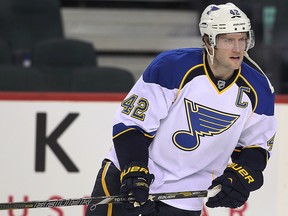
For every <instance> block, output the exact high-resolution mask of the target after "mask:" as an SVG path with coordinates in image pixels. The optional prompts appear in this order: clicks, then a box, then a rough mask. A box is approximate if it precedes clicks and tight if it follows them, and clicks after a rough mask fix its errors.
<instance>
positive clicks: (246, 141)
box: [238, 75, 277, 157]
mask: <svg viewBox="0 0 288 216" xmlns="http://www.w3.org/2000/svg"><path fill="white" fill-rule="evenodd" d="M258 77H259V75H258ZM251 80H252V79H251ZM255 80H256V81H257V79H256V78H255V77H254V78H253V81H251V85H252V86H253V87H254V89H255V92H256V97H255V98H256V102H255V107H254V110H253V112H252V114H251V116H250V118H249V119H248V120H247V122H246V123H245V126H244V128H243V131H242V133H241V136H240V139H239V143H238V147H242V148H243V147H244V148H247V147H260V148H263V149H265V150H266V151H267V152H268V157H269V156H270V154H271V152H272V147H273V143H274V137H275V134H276V129H277V124H276V118H275V116H274V107H275V95H274V93H272V92H271V90H270V88H269V87H268V84H267V80H266V79H265V78H263V76H260V80H261V82H260V84H261V85H260V84H259V81H258V82H256V81H255ZM258 80H259V78H258ZM253 82H254V83H253Z"/></svg>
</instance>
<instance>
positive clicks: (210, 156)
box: [107, 48, 276, 210]
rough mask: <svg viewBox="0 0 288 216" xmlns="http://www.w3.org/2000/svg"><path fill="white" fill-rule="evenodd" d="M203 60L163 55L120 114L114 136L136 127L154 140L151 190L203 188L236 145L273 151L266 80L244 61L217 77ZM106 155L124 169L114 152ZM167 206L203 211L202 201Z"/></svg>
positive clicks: (186, 52) (187, 53)
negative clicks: (230, 73)
mask: <svg viewBox="0 0 288 216" xmlns="http://www.w3.org/2000/svg"><path fill="white" fill-rule="evenodd" d="M205 59H206V56H205V52H204V50H203V49H198V48H187V49H178V50H170V51H166V52H163V53H161V54H160V55H159V56H157V57H156V58H155V59H154V60H153V61H152V63H151V64H150V65H149V66H148V67H147V69H146V70H145V72H144V73H143V75H142V76H141V78H140V79H139V80H138V81H137V83H136V84H135V86H134V87H133V88H132V89H131V91H130V92H129V94H128V95H127V97H126V98H125V99H124V101H123V102H122V104H121V106H119V109H118V111H117V112H116V113H115V121H114V128H113V136H114V137H115V136H119V135H121V134H124V133H125V132H127V131H129V130H139V131H140V132H141V133H143V134H144V135H145V136H147V137H151V138H153V140H152V142H151V144H150V147H149V163H148V167H149V171H150V173H153V174H154V175H155V181H154V182H153V183H152V185H151V186H150V192H151V193H160V192H179V191H190V190H191V191H193V190H205V189H207V188H208V187H209V186H210V184H211V181H212V180H213V179H214V178H216V177H217V176H219V175H221V174H222V173H223V171H224V169H225V168H226V166H227V163H228V162H229V159H230V156H231V154H232V152H233V150H234V149H235V148H236V147H249V146H258V147H261V148H263V149H266V150H267V151H269V152H270V151H271V149H272V145H273V139H274V135H275V132H276V121H275V117H274V94H273V93H272V92H271V89H270V88H269V85H268V81H267V79H266V78H265V77H264V76H263V74H261V73H260V72H258V71H257V70H255V69H253V68H252V67H250V66H249V65H247V64H246V63H244V62H243V63H242V65H241V68H240V69H239V70H237V71H235V72H234V75H233V77H232V78H231V79H229V80H228V81H224V80H218V79H217V78H215V77H214V76H213V74H212V72H211V70H210V68H209V66H208V64H207V60H205ZM137 145H138V144H137V143H135V148H137ZM107 158H108V159H110V160H111V161H113V162H114V163H115V165H116V166H117V167H118V168H119V163H118V160H117V157H116V153H115V148H114V147H113V148H112V149H111V151H110V152H109V154H108V155H107ZM164 202H165V203H167V204H169V205H173V206H175V207H178V208H181V209H186V210H201V209H202V208H203V199H201V198H196V199H195V198H191V199H176V200H166V201H164Z"/></svg>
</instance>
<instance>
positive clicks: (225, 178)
mask: <svg viewBox="0 0 288 216" xmlns="http://www.w3.org/2000/svg"><path fill="white" fill-rule="evenodd" d="M219 184H220V185H222V188H221V191H220V192H219V193H218V194H216V195H215V196H214V197H211V198H209V199H208V202H207V203H206V206H208V207H210V208H215V207H228V208H237V207H240V206H242V205H243V204H244V203H245V202H246V201H247V199H248V197H249V195H250V192H251V191H254V190H257V189H259V188H260V187H261V186H262V185H263V175H262V172H261V171H255V170H252V169H251V168H249V167H248V166H245V165H240V164H237V163H232V164H230V165H229V166H228V167H227V168H226V169H225V171H224V174H223V175H221V176H219V177H218V178H216V179H214V180H213V181H212V185H211V186H210V187H209V189H211V188H213V187H215V186H217V185H219Z"/></svg>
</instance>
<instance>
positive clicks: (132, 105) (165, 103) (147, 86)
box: [113, 58, 180, 167]
mask: <svg viewBox="0 0 288 216" xmlns="http://www.w3.org/2000/svg"><path fill="white" fill-rule="evenodd" d="M174 76H175V74H173V73H172V72H171V70H169V64H168V63H167V61H166V60H165V59H163V58H159V59H158V58H156V59H155V60H154V61H153V62H152V63H151V64H150V65H149V66H148V68H147V69H146V71H145V72H144V74H143V75H142V76H141V77H140V79H139V80H138V81H137V82H136V84H135V85H134V87H133V88H132V89H131V91H130V92H129V93H128V95H127V96H126V97H125V99H124V100H123V101H122V103H121V105H120V106H119V108H118V109H117V111H116V113H115V116H114V126H113V142H114V147H115V150H116V155H117V158H118V161H119V164H120V167H124V166H125V165H127V164H129V163H130V162H132V161H135V160H137V161H139V162H142V163H144V164H147V163H148V147H149V144H150V143H151V141H152V139H153V138H154V136H155V134H156V132H157V129H158V127H159V125H160V122H161V120H163V119H164V118H165V117H166V116H167V115H168V112H169V108H170V107H171V105H172V104H173V101H174V100H175V97H176V94H177V85H179V83H177V79H175V78H174ZM179 80H180V79H179Z"/></svg>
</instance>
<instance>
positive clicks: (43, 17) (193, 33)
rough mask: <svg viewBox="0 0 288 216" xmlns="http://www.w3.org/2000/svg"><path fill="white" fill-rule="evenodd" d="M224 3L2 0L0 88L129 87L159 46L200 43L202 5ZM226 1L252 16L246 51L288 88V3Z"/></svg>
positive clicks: (276, 82) (106, 89)
mask: <svg viewBox="0 0 288 216" xmlns="http://www.w3.org/2000/svg"><path fill="white" fill-rule="evenodd" d="M226 2H227V1H219V0H214V1H210V0H114V1H110V0H41V1H39V0H25V1H21V0H1V2H0V91H50V92H51V91H56V92H127V91H129V89H130V88H131V87H132V85H133V84H134V82H135V81H136V80H137V79H138V78H139V77H140V75H141V74H142V72H143V71H144V70H145V68H146V67H147V65H148V64H149V63H150V61H151V60H152V59H153V58H154V57H155V56H156V55H157V54H159V53H160V52H161V51H164V50H167V49H173V48H180V47H200V46H201V44H202V43H201V38H200V33H199V28H198V23H199V18H200V15H201V13H202V11H203V10H204V8H205V7H206V6H207V5H209V4H212V3H215V4H220V3H226ZM230 2H232V3H235V4H236V5H237V6H238V7H239V8H241V9H242V10H243V11H244V12H245V13H246V14H247V15H248V17H249V18H250V20H251V22H252V28H253V30H254V32H255V37H256V46H255V47H254V48H253V49H252V50H250V51H249V52H250V56H251V57H252V58H253V59H254V60H255V61H256V62H257V63H258V64H259V65H260V66H261V68H262V69H263V70H264V72H265V73H266V74H267V76H268V77H269V78H270V80H271V82H272V83H273V85H274V87H275V90H276V93H277V94H286V93H288V73H287V72H286V71H287V69H288V57H287V56H288V55H287V54H288V42H287V40H285V38H286V37H287V35H288V33H287V32H288V25H287V23H286V20H287V16H288V15H287V13H285V9H286V8H288V2H287V1H286V0H249V1H248V0H230ZM95 83H97V85H95Z"/></svg>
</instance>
